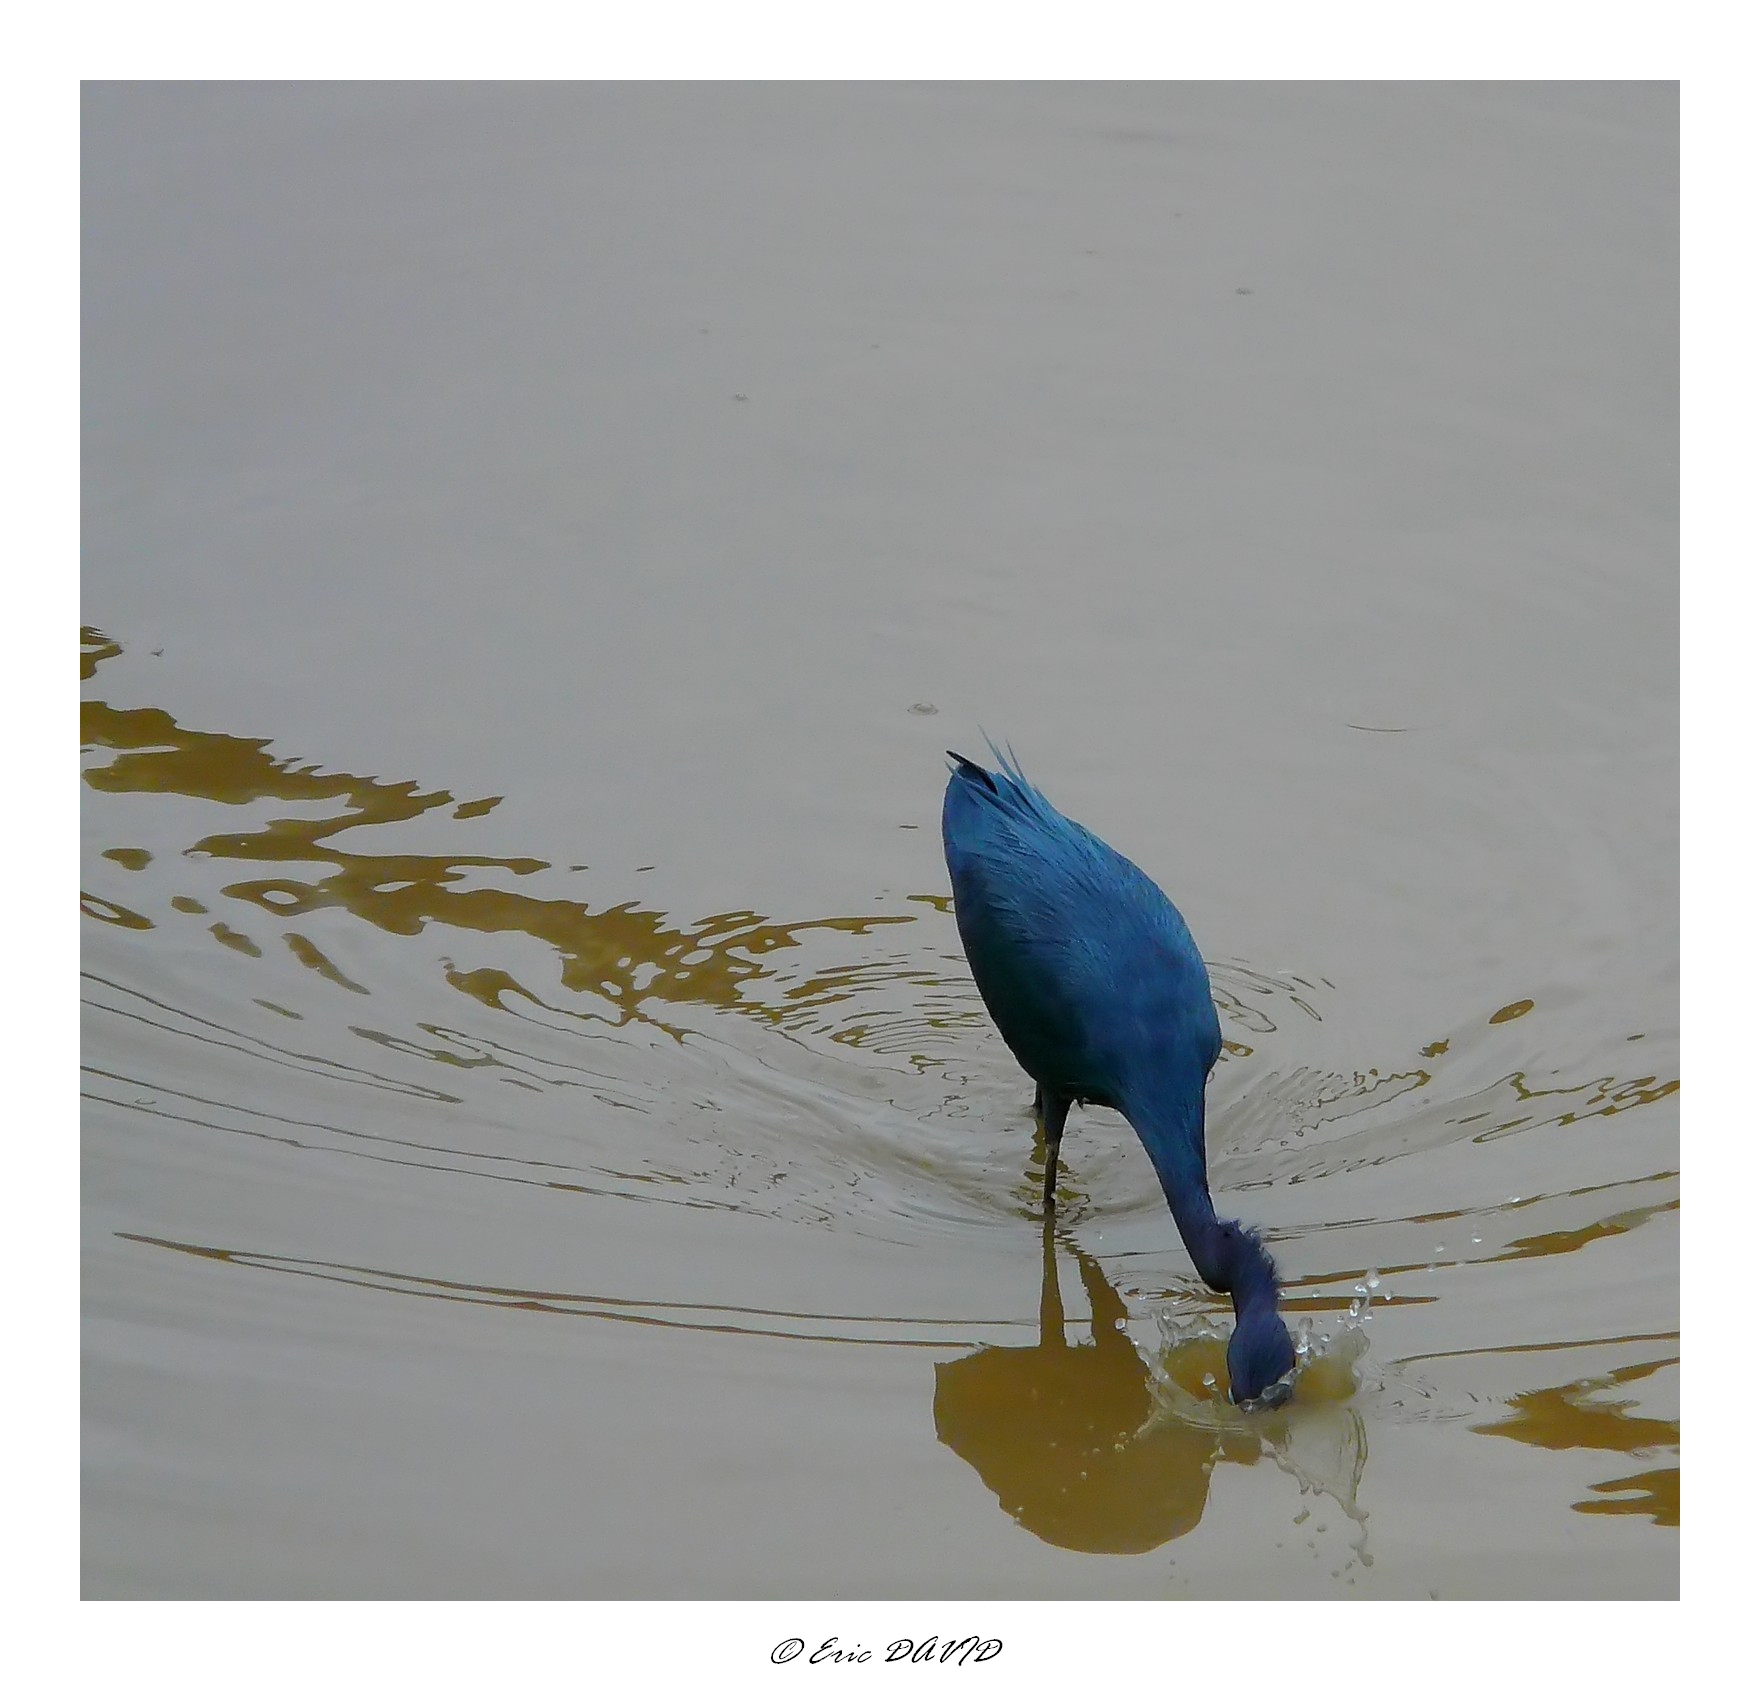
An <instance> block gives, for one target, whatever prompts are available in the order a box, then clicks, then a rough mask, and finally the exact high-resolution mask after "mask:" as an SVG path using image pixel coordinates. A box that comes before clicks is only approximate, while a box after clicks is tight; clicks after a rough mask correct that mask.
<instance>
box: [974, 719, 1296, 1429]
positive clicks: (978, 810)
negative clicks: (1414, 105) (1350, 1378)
mask: <svg viewBox="0 0 1760 1681" xmlns="http://www.w3.org/2000/svg"><path fill="white" fill-rule="evenodd" d="M948 757H949V758H950V759H951V760H952V761H953V764H952V775H951V776H950V777H949V779H948V783H947V797H946V799H945V801H944V802H943V804H942V810H941V838H942V844H943V845H944V847H945V848H946V852H947V873H948V875H949V877H950V878H951V879H952V882H953V909H954V917H955V920H956V921H957V922H958V924H959V937H960V943H961V944H962V945H963V946H964V947H965V951H966V957H967V959H968V961H969V962H970V963H971V966H972V976H973V978H974V979H975V980H976V981H977V983H978V991H979V993H980V994H981V995H982V997H983V1000H984V1005H985V1007H986V1008H987V1009H988V1010H989V1012H990V1016H991V1019H992V1020H993V1021H994V1022H995V1023H996V1026H997V1029H998V1030H999V1031H1000V1032H1001V1034H1002V1037H1003V1040H1004V1042H1005V1043H1006V1044H1007V1045H1008V1048H1009V1049H1010V1050H1011V1051H1012V1052H1013V1053H1014V1056H1015V1060H1016V1061H1017V1062H1019V1063H1020V1065H1021V1067H1022V1068H1023V1069H1025V1070H1026V1072H1027V1074H1028V1076H1029V1077H1030V1078H1031V1079H1032V1080H1033V1081H1034V1083H1035V1085H1036V1087H1037V1091H1036V1093H1035V1096H1034V1108H1035V1109H1036V1110H1037V1112H1038V1115H1039V1118H1040V1120H1041V1122H1042V1123H1043V1124H1044V1128H1045V1138H1046V1147H1047V1157H1046V1165H1045V1204H1046V1217H1047V1218H1050V1217H1051V1214H1052V1208H1053V1202H1054V1198H1055V1196H1056V1191H1057V1147H1058V1144H1059V1142H1060V1140H1061V1139H1062V1137H1063V1127H1064V1122H1065V1121H1066V1120H1067V1119H1068V1118H1069V1109H1070V1105H1071V1103H1097V1104H1101V1105H1103V1106H1104V1107H1106V1108H1108V1109H1116V1110H1118V1111H1119V1112H1120V1113H1121V1114H1123V1116H1124V1117H1125V1119H1126V1120H1128V1121H1129V1122H1130V1123H1131V1126H1132V1127H1133V1128H1134V1129H1135V1131H1136V1134H1137V1137H1138V1138H1140V1139H1141V1140H1142V1141H1143V1148H1144V1149H1145V1150H1147V1151H1148V1153H1149V1160H1150V1161H1151V1163H1153V1164H1154V1168H1155V1173H1156V1176H1157V1177H1158V1178H1159V1179H1160V1181H1161V1189H1162V1192H1163V1193H1164V1194H1165V1196H1166V1198H1167V1206H1168V1207H1169V1208H1170V1209H1171V1210H1172V1212H1173V1219H1174V1224H1175V1225H1176V1226H1178V1228H1179V1235H1180V1238H1181V1240H1182V1241H1183V1242H1184V1244H1185V1246H1186V1252H1187V1254H1189V1255H1190V1256H1191V1258H1192V1264H1193V1265H1194V1266H1195V1267H1196V1268H1197V1269H1198V1276H1199V1277H1200V1278H1202V1279H1203V1280H1204V1282H1205V1284H1207V1285H1208V1286H1209V1287H1210V1288H1211V1289H1212V1290H1215V1291H1218V1292H1219V1293H1222V1294H1225V1295H1228V1296H1230V1297H1231V1298H1232V1299H1233V1301H1234V1312H1235V1328H1234V1334H1233V1335H1232V1336H1231V1337H1230V1338H1229V1343H1228V1382H1229V1394H1230V1397H1231V1399H1233V1400H1234V1401H1236V1402H1237V1403H1239V1404H1241V1405H1243V1406H1249V1407H1264V1406H1276V1405H1278V1404H1280V1403H1281V1402H1283V1401H1285V1400H1287V1399H1288V1397H1289V1393H1290V1389H1291V1387H1292V1384H1293V1382H1294V1372H1295V1363H1296V1355H1295V1347H1294V1344H1293V1343H1292V1342H1291V1341H1290V1335H1289V1330H1288V1327H1286V1326H1285V1324H1284V1323H1283V1320H1282V1318H1281V1317H1280V1316H1279V1314H1278V1308H1277V1290H1278V1282H1277V1269H1276V1267H1275V1266H1274V1265H1273V1264H1272V1260H1271V1256H1270V1255H1269V1254H1268V1253H1267V1252H1266V1249H1265V1245H1264V1244H1263V1243H1262V1242H1261V1241H1260V1239H1259V1236H1258V1234H1257V1233H1256V1232H1253V1231H1250V1230H1249V1229H1247V1228H1246V1227H1244V1226H1242V1225H1240V1224H1238V1223H1237V1222H1236V1221H1233V1220H1220V1219H1218V1218H1217V1215H1216V1209H1215V1207H1214V1206H1213V1205H1212V1203H1211V1201H1210V1185H1209V1180H1208V1174H1207V1165H1206V1159H1205V1153H1204V1082H1205V1080H1206V1078H1207V1077H1208V1076H1209V1073H1210V1069H1211V1066H1212V1064H1214V1062H1215V1061H1216V1058H1217V1056H1218V1055H1219V1054H1220V1053H1221V1050H1222V1028H1221V1025H1220V1024H1219V1023H1218V1021H1217V1019H1216V1005H1215V1002H1214V1001H1213V1000H1212V998H1211V996H1210V980H1209V976H1208V975H1207V974H1206V973H1205V970H1204V960H1203V958H1201V957H1200V956H1199V955H1198V947H1197V945H1196V943H1195V942H1194V941H1193V939H1192V936H1191V932H1190V930H1189V929H1187V927H1186V924H1185V918H1184V917H1182V916H1181V915H1180V914H1179V912H1178V911H1177V910H1176V909H1174V907H1173V904H1172V903H1171V901H1170V900H1169V899H1168V897H1167V895H1166V894H1165V893H1163V892H1162V891H1161V889H1160V888H1159V887H1157V886H1156V885H1155V883H1154V882H1152V881H1151V880H1150V879H1149V878H1148V877H1147V876H1146V875H1144V874H1143V872H1142V871H1141V870H1139V869H1138V868H1137V866H1136V865H1135V864H1133V863H1132V862H1131V861H1130V860H1129V859H1128V858H1125V857H1122V856H1121V855H1120V854H1118V853H1116V852H1114V851H1113V850H1112V848H1111V847H1110V846H1108V845H1107V844H1106V843H1105V842H1104V841H1103V840H1101V839H1100V838H1099V837H1098V836H1097V835H1093V834H1090V833H1089V832H1088V830H1086V829H1084V828H1083V827H1082V826H1081V824H1079V823H1074V822H1072V821H1071V820H1070V819H1069V818H1067V817H1065V816H1064V815H1063V814H1062V812H1060V811H1058V810H1057V809H1056V808H1055V807H1054V806H1053V805H1052V804H1051V802H1050V801H1049V800H1047V799H1046V798H1045V796H1044V795H1043V794H1041V793H1040V792H1039V790H1038V789H1037V788H1035V787H1033V785H1032V784H1031V783H1030V782H1028V781H1027V779H1026V777H1025V776H1024V775H1022V774H1021V769H1020V764H1019V762H1018V761H1014V762H1011V761H1010V759H1009V757H1008V756H1007V755H1006V754H1004V753H998V754H997V758H998V759H999V760H1000V762H1001V767H1002V768H1001V769H1000V770H995V771H990V770H985V769H984V767H983V766H982V765H977V764H974V763H973V762H972V761H971V760H970V759H967V758H964V757H963V756H961V755H960V754H958V753H949V755H948Z"/></svg>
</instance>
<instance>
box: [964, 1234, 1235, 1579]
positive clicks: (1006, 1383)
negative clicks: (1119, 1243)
mask: <svg viewBox="0 0 1760 1681" xmlns="http://www.w3.org/2000/svg"><path fill="white" fill-rule="evenodd" d="M1068 1247H1069V1249H1070V1252H1071V1253H1072V1254H1074V1256H1075V1258H1076V1263H1077V1266H1078V1268H1079V1270H1080V1274H1081V1279H1082V1284H1083V1287H1084V1289H1085V1290H1086V1291H1087V1294H1088V1304H1089V1315H1088V1326H1089V1330H1090V1332H1091V1334H1092V1341H1083V1342H1078V1343H1075V1344H1073V1345H1072V1344H1071V1343H1070V1342H1069V1340H1068V1336H1067V1323H1066V1320H1065V1317H1064V1304H1063V1293H1062V1288H1061V1285H1060V1282H1059V1279H1058V1276H1057V1239H1056V1235H1055V1233H1054V1231H1053V1229H1052V1225H1051V1222H1050V1221H1047V1222H1046V1225H1045V1228H1044V1241H1043V1248H1042V1251H1041V1253H1042V1256H1043V1272H1042V1276H1041V1281H1040V1290H1039V1341H1038V1344H1037V1345H1036V1346H1034V1347H1030V1348H981V1349H979V1350H977V1351H976V1352H975V1353H972V1354H968V1355H965V1356H964V1357H963V1358H961V1359H958V1360H949V1361H945V1362H943V1363H942V1364H941V1365H938V1366H937V1367H936V1368H935V1432H936V1435H937V1436H938V1437H939V1439H940V1440H941V1441H943V1442H945V1443H946V1444H947V1446H948V1447H950V1448H952V1449H953V1451H954V1452H955V1453H957V1454H958V1455H959V1456H960V1458H962V1459H963V1460H965V1461H966V1463H967V1464H969V1465H970V1466H971V1467H972V1469H973V1470H975V1471H976V1472H977V1473H978V1475H979V1477H980V1478H982V1479H983V1482H984V1484H985V1486H986V1487H987V1488H989V1489H990V1490H991V1491H992V1493H994V1494H995V1495H996V1497H997V1499H998V1501H999V1502H1000V1504H1001V1506H1002V1509H1003V1510H1004V1511H1005V1512H1007V1513H1008V1514H1009V1515H1010V1516H1011V1517H1013V1518H1014V1519H1015V1520H1016V1521H1017V1522H1019V1523H1020V1524H1021V1525H1022V1526H1023V1527H1025V1528H1027V1529H1029V1530H1031V1531H1032V1532H1033V1533H1034V1534H1035V1535H1038V1536H1039V1537H1040V1538H1041V1539H1043V1540H1046V1541H1049V1542H1051V1543H1053V1544H1054V1545H1056V1546H1060V1547H1068V1548H1071V1549H1073V1550H1075V1551H1079V1552H1092V1553H1141V1552H1147V1551H1149V1550H1150V1549H1151V1548H1153V1547H1158V1546H1160V1545H1161V1544H1162V1543H1163V1542H1165V1541H1168V1540H1170V1539H1172V1538H1173V1537H1174V1536H1177V1535H1183V1534H1185V1533H1186V1532H1187V1531H1188V1530H1190V1529H1191V1528H1193V1527H1194V1526H1195V1525H1196V1524H1197V1522H1198V1519H1199V1518H1200V1517H1201V1516H1202V1515H1203V1511H1204V1502H1205V1499H1206V1497H1207V1495H1208V1491H1209V1486H1210V1469H1211V1467H1212V1466H1213V1465H1214V1464H1215V1462H1216V1461H1217V1459H1219V1458H1220V1457H1221V1456H1222V1443H1221V1440H1220V1437H1219V1435H1218V1433H1217V1432H1216V1431H1214V1430H1192V1429H1186V1428H1179V1429H1172V1430H1155V1431H1150V1432H1147V1433H1145V1432H1144V1430H1143V1426H1144V1425H1145V1424H1146V1423H1147V1422H1148V1421H1149V1419H1150V1417H1151V1416H1152V1414H1153V1411H1154V1396H1153V1392H1152V1389H1151V1382H1150V1379H1151V1374H1150V1372H1149V1368H1148V1367H1147V1366H1146V1365H1145V1364H1144V1361H1143V1358H1142V1356H1141V1355H1140V1354H1139V1353H1138V1352H1137V1349H1136V1346H1135V1345H1134V1344H1133V1343H1132V1342H1131V1340H1130V1338H1129V1337H1128V1336H1127V1335H1126V1334H1125V1330H1124V1325H1125V1321H1126V1318H1127V1315H1126V1311H1125V1304H1124V1302H1123V1300H1122V1299H1121V1298H1120V1296H1119V1294H1118V1292H1117V1290H1115V1289H1114V1288H1113V1286H1112V1285H1111V1283H1110V1282H1109V1281H1108V1280H1107V1278H1106V1276H1105V1274H1104V1273H1103V1272H1102V1271H1101V1270H1100V1267H1099V1264H1098V1263H1097V1262H1096V1261H1094V1260H1093V1259H1092V1258H1091V1257H1090V1256H1088V1255H1085V1254H1084V1253H1082V1251H1081V1250H1080V1249H1077V1248H1076V1247H1075V1245H1074V1244H1073V1243H1070V1244H1069V1245H1068ZM1252 1440H1254V1441H1255V1442H1256V1438H1252Z"/></svg>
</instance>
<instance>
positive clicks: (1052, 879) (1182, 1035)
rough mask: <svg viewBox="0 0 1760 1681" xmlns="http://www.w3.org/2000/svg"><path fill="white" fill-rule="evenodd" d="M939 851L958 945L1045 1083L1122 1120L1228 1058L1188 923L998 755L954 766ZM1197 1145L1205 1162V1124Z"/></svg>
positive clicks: (998, 1018) (1006, 1031)
mask: <svg viewBox="0 0 1760 1681" xmlns="http://www.w3.org/2000/svg"><path fill="white" fill-rule="evenodd" d="M951 757H952V758H953V760H954V768H953V774H952V776H951V777H950V778H949V780H948V785H947V795H946V799H945V801H944V802H943V806H942V839H943V843H944V845H945V848H946V852H947V865H948V871H949V874H950V875H951V876H952V878H953V887H954V908H955V914H956V916H957V919H958V922H959V931H960V938H961V941H962V943H963V944H964V946H965V948H966V955H967V957H968V958H969V959H970V962H971V965H972V973H973V976H974V978H975V979H976V980H977V983H978V990H979V992H980V993H981V994H982V995H983V998H984V1003H985V1005H986V1007H987V1008H988V1009H989V1011H990V1014H991V1017H992V1018H993V1019H994V1020H995V1022H996V1025H997V1027H998V1029H999V1030H1000V1031H1001V1033H1002V1036H1003V1039H1004V1040H1005V1041H1006V1042H1007V1044H1008V1047H1009V1049H1010V1050H1011V1051H1013V1052H1014V1054H1015V1057H1016V1059H1017V1060H1018V1061H1019V1062H1020V1064H1021V1066H1022V1067H1023V1068H1024V1069H1025V1070H1026V1071H1027V1073H1028V1074H1030V1075H1031V1076H1032V1077H1033V1078H1034V1079H1035V1080H1036V1081H1038V1082H1039V1083H1040V1084H1042V1085H1046V1086H1049V1087H1051V1088H1052V1089H1053V1090H1056V1091H1059V1092H1062V1093H1065V1094H1066V1095H1068V1096H1071V1097H1078V1098H1081V1099H1083V1100H1084V1101H1088V1102H1095V1103H1104V1104H1108V1105H1110V1106H1111V1107H1113V1108H1121V1109H1125V1110H1126V1112H1127V1113H1129V1112H1130V1110H1131V1108H1132V1107H1133V1105H1132V1103H1131V1098H1132V1096H1133V1094H1134V1093H1136V1092H1138V1091H1140V1090H1141V1089H1142V1088H1143V1087H1144V1086H1146V1085H1147V1084H1148V1083H1150V1082H1168V1081H1173V1082H1176V1083H1178V1084H1181V1085H1183V1084H1186V1083H1189V1082H1190V1081H1191V1080H1192V1079H1193V1078H1194V1077H1195V1078H1196V1080H1197V1082H1198V1086H1199V1088H1200V1089H1201V1087H1202V1081H1203V1076H1204V1074H1205V1073H1207V1072H1208V1070H1209V1068H1210V1065H1211V1064H1212V1063H1213V1062H1214V1061H1215V1060H1216V1056H1217V1053H1218V1051H1219V1050H1220V1049H1221V1032H1220V1028H1219V1026H1218V1023H1217V1020H1216V1007H1215V1005H1214V1003H1213V1002H1212V1001H1211V997H1210V986H1209V979H1208V976H1207V975H1206V973H1205V970H1204V964H1203V960H1202V958H1201V957H1200V956H1199V955H1198V949H1197V946H1196V944H1195V943H1194V942H1193V940H1192V936H1191V933H1190V931H1189V930H1188V929H1187V927H1186V924H1185V919H1184V918H1183V917H1182V916H1181V915H1180V913H1179V912H1178V911H1177V910H1176V909H1175V908H1174V906H1173V904H1172V903H1171V902H1170V901H1169V899H1168V897H1167V895H1166V894H1165V893H1163V892H1162V891H1161V889H1160V888H1159V887H1157V886H1156V885H1155V883H1154V882H1152V881H1151V880H1150V879H1149V878H1148V876H1146V875H1145V874H1144V873H1143V872H1142V871H1141V870H1140V869H1138V868H1137V866H1136V865H1135V864H1133V863H1132V862H1131V861H1130V860H1129V859H1128V858H1125V857H1124V856H1123V855H1122V854H1120V853H1118V852H1115V851H1114V850H1113V849H1112V848H1111V847H1110V846H1108V845H1107V844H1106V843H1105V842H1104V841H1103V840H1101V839H1100V838H1099V837H1098V836H1097V835H1095V834H1093V833H1091V832H1090V831H1089V830H1087V829H1085V828H1083V827H1082V825H1081V824H1079V823H1076V822H1073V821H1072V820H1071V819H1069V818H1067V817H1065V816H1064V815H1063V814H1062V812H1060V811H1058V810H1057V808H1056V807H1055V806H1053V805H1052V804H1051V802H1050V801H1049V800H1047V799H1046V798H1045V796H1044V795H1043V794H1041V793H1040V792H1039V790H1038V789H1037V788H1035V787H1034V786H1033V785H1032V783H1030V782H1029V781H1028V780H1027V779H1026V777H1025V776H1024V775H1023V774H1022V772H1021V769H1020V766H1019V762H1018V761H1014V760H1011V758H1010V756H1009V755H1008V754H1006V753H1003V752H998V753H997V758H998V760H999V761H1000V763H1001V767H1002V768H1001V769H1000V770H998V771H989V770H986V769H984V768H983V767H982V766H980V765H976V764H974V763H973V762H972V761H971V760H969V759H966V758H963V757H961V756H960V755H958V754H953V755H951ZM1197 1130H1198V1136H1197V1138H1196V1139H1195V1140H1194V1141H1193V1142H1195V1146H1196V1149H1197V1151H1198V1153H1199V1161H1200V1162H1201V1161H1202V1159H1203V1157H1202V1151H1203V1142H1202V1119H1201V1110H1200V1114H1199V1117H1198V1119H1197Z"/></svg>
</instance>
